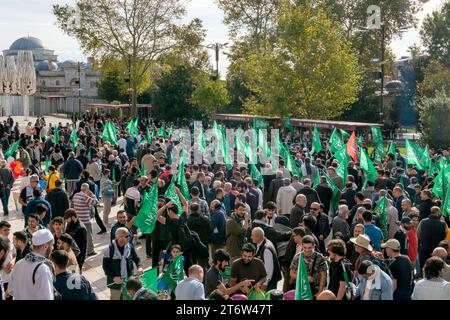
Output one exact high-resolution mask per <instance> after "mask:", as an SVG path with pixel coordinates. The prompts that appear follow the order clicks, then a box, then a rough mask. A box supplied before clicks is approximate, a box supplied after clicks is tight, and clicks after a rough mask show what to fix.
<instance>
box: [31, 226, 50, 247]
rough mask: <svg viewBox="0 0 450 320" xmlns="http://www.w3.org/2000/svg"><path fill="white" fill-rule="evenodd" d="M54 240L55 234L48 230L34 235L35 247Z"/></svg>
mask: <svg viewBox="0 0 450 320" xmlns="http://www.w3.org/2000/svg"><path fill="white" fill-rule="evenodd" d="M52 240H54V238H53V234H52V233H51V232H50V230H48V229H41V230H38V231H36V232H35V233H33V239H32V242H33V246H40V245H43V244H44V243H48V242H50V241H52Z"/></svg>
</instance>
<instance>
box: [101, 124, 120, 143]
mask: <svg viewBox="0 0 450 320" xmlns="http://www.w3.org/2000/svg"><path fill="white" fill-rule="evenodd" d="M102 138H103V139H105V140H106V141H108V142H109V143H110V144H111V145H113V146H117V131H116V128H115V127H114V125H113V124H112V123H111V122H108V123H107V124H106V125H105V127H104V129H103V133H102Z"/></svg>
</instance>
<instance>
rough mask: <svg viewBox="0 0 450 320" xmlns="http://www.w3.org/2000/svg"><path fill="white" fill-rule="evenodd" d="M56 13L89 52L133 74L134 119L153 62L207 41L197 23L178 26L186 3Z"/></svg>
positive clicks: (117, 1) (83, 2)
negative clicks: (110, 59)
mask: <svg viewBox="0 0 450 320" xmlns="http://www.w3.org/2000/svg"><path fill="white" fill-rule="evenodd" d="M53 13H54V15H55V16H56V19H57V25H58V27H59V28H60V29H62V30H63V32H64V33H66V34H68V35H69V36H72V37H74V38H75V39H77V40H78V42H79V43H80V46H81V48H82V49H83V50H84V51H85V52H87V53H89V54H91V55H94V56H99V57H105V56H108V57H113V58H117V59H120V60H122V61H123V63H124V64H125V65H126V66H127V68H129V69H130V70H131V80H130V81H131V88H132V89H133V91H132V103H133V110H132V112H133V113H134V114H135V113H136V112H137V109H136V101H137V95H138V88H139V87H140V86H141V84H142V82H143V81H145V79H146V77H145V75H146V73H147V72H148V71H149V70H151V68H152V67H153V66H154V65H155V60H156V59H157V58H158V57H159V56H160V55H161V54H164V53H166V52H168V51H170V50H173V49H175V48H181V47H184V48H188V47H191V46H196V45H198V44H200V43H201V41H203V35H204V32H203V30H202V27H201V22H200V21H199V20H193V21H191V22H190V23H188V24H187V25H181V26H180V25H177V22H179V20H180V19H181V18H182V17H183V16H184V15H185V13H186V9H185V2H184V1H182V0H133V1H130V0H78V1H77V2H76V5H75V7H71V6H69V5H54V6H53ZM74 21H75V23H74Z"/></svg>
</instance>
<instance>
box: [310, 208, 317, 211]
mask: <svg viewBox="0 0 450 320" xmlns="http://www.w3.org/2000/svg"><path fill="white" fill-rule="evenodd" d="M311 210H314V211H317V210H319V208H311Z"/></svg>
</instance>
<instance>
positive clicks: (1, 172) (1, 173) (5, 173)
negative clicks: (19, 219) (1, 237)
mask: <svg viewBox="0 0 450 320" xmlns="http://www.w3.org/2000/svg"><path fill="white" fill-rule="evenodd" d="M0 183H2V184H3V186H0V189H3V194H0V196H1V199H2V205H3V215H4V216H7V215H8V214H9V210H8V203H9V196H10V194H11V189H12V187H13V185H14V176H13V174H12V171H11V169H10V168H7V167H6V160H2V161H0ZM0 191H1V190H0ZM0 193H1V192H0Z"/></svg>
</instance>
